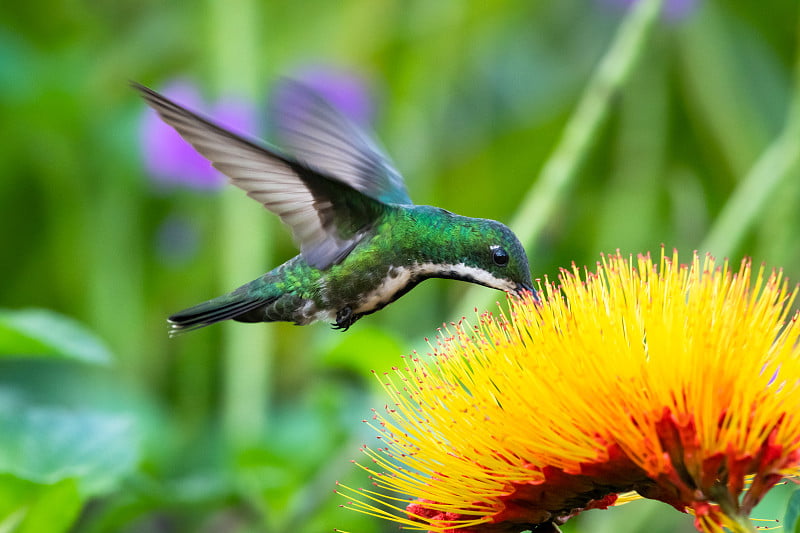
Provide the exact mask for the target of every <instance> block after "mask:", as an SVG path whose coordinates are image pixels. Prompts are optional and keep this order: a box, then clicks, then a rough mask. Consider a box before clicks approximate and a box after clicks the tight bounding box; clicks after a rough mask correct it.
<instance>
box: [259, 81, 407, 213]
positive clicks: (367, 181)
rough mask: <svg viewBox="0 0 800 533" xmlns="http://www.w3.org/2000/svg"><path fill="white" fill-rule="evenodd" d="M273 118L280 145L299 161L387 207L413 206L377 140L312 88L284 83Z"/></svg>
mask: <svg viewBox="0 0 800 533" xmlns="http://www.w3.org/2000/svg"><path fill="white" fill-rule="evenodd" d="M270 112H271V117H272V122H273V123H274V125H275V127H276V135H277V137H278V140H279V141H280V144H281V145H282V146H283V147H284V148H286V150H287V151H288V152H289V153H291V154H292V155H293V156H295V157H296V158H297V159H298V160H300V161H302V162H304V163H305V164H307V165H308V166H310V167H312V168H314V169H317V170H318V171H320V172H322V173H323V174H325V175H329V176H333V177H335V178H336V179H338V180H340V181H342V182H344V183H347V184H348V185H350V186H351V187H353V188H354V189H356V190H358V191H361V192H362V193H364V194H366V195H367V196H370V197H372V198H374V199H376V200H379V201H381V202H384V203H395V204H411V203H412V202H411V198H409V196H408V192H407V191H406V186H405V183H404V181H403V178H402V176H401V175H400V173H399V172H398V171H397V170H395V168H394V166H393V165H392V163H391V161H390V160H389V158H388V157H387V156H386V155H385V154H384V153H383V152H382V151H381V150H380V148H378V145H377V143H376V142H375V140H374V139H372V138H371V137H370V136H369V135H367V134H366V133H365V132H364V131H363V130H362V129H361V128H359V127H358V126H357V125H356V124H355V123H353V122H352V121H351V120H350V119H348V118H347V117H345V116H344V115H343V114H341V113H340V112H339V111H337V110H336V109H335V108H334V107H333V106H332V105H331V104H329V103H328V102H327V101H326V100H325V99H323V98H322V97H321V96H320V95H319V94H317V93H316V92H314V91H313V90H312V89H310V88H309V87H306V86H305V85H303V84H302V83H299V82H297V81H293V80H282V82H281V83H280V84H278V86H277V87H276V89H275V91H274V94H273V98H272V105H271V108H270Z"/></svg>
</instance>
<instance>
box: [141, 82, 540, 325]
mask: <svg viewBox="0 0 800 533" xmlns="http://www.w3.org/2000/svg"><path fill="white" fill-rule="evenodd" d="M132 86H133V87H134V88H135V89H136V90H138V91H139V93H140V94H141V95H142V97H143V98H144V100H145V101H146V102H147V104H148V105H149V106H150V107H152V108H153V109H154V110H155V111H156V112H157V113H158V115H159V116H160V117H161V119H162V120H164V121H165V122H166V123H167V124H169V125H170V126H172V127H173V128H174V129H175V130H176V131H177V132H178V133H179V134H180V135H181V137H183V139H184V140H186V141H188V142H189V143H190V144H191V145H192V146H193V147H194V149H195V150H197V151H198V152H199V153H200V154H201V155H203V156H204V157H205V158H206V159H208V160H209V161H210V162H211V163H212V164H213V166H214V167H215V168H216V169H218V170H219V171H220V172H222V174H224V175H226V176H227V177H228V178H229V180H230V182H231V183H232V184H233V185H235V186H237V187H239V188H241V189H244V190H245V191H246V192H247V195H248V196H250V197H251V198H253V199H255V200H256V201H258V202H260V203H262V204H263V205H264V207H266V208H267V209H268V210H269V211H271V212H273V213H275V214H276V215H278V216H279V217H280V219H281V221H282V222H283V223H284V224H286V225H287V226H289V228H290V229H291V232H292V235H293V237H294V239H295V241H296V242H297V244H299V248H300V254H299V255H297V256H295V257H294V258H292V259H289V260H288V261H286V262H285V263H283V264H282V265H280V266H278V267H276V268H274V269H273V270H270V271H269V272H267V273H266V274H264V275H262V276H261V277H259V278H257V279H255V280H253V281H251V282H249V283H246V284H244V285H242V286H241V287H239V288H237V289H235V290H233V291H231V292H229V293H227V294H224V295H222V296H219V297H217V298H214V299H212V300H209V301H206V302H203V303H200V304H198V305H195V306H193V307H190V308H188V309H185V310H183V311H179V312H177V313H175V314H173V315H172V316H170V317H169V319H168V321H169V323H170V325H171V332H170V333H171V334H177V333H182V332H185V331H191V330H194V329H198V328H202V327H205V326H208V325H211V324H214V323H216V322H220V321H223V320H228V319H233V320H235V321H239V322H275V321H286V322H294V323H295V324H297V325H306V324H310V323H312V322H315V321H317V320H325V319H327V320H333V323H332V324H331V325H332V326H333V327H334V329H340V330H343V331H346V330H347V329H348V328H349V327H350V326H352V325H353V324H354V323H355V322H356V321H357V320H359V319H360V318H361V317H363V316H365V315H369V314H371V313H374V312H376V311H379V310H380V309H382V308H384V307H386V306H387V305H389V304H390V303H392V302H394V301H395V300H397V299H398V298H400V297H401V296H403V295H404V294H406V293H407V292H408V291H410V290H411V289H413V288H414V287H416V286H417V284H419V283H420V282H421V281H424V280H426V279H429V278H445V279H454V280H461V281H467V282H470V283H477V284H480V285H484V286H486V287H491V288H494V289H499V290H502V291H506V292H508V293H512V294H516V295H521V294H522V293H524V292H526V291H527V292H530V293H531V294H532V295H533V296H534V298H535V296H536V293H535V291H534V289H533V286H532V283H531V274H530V270H529V267H528V258H527V256H526V254H525V250H524V248H523V247H522V244H521V243H520V242H519V240H518V239H517V237H516V236H515V235H514V233H513V232H512V231H511V230H510V229H509V228H508V227H506V226H505V225H504V224H502V223H500V222H497V221H495V220H489V219H482V218H470V217H465V216H460V215H456V214H454V213H451V212H450V211H447V210H445V209H442V208H439V207H433V206H427V205H415V204H414V203H413V202H412V201H411V198H410V197H409V195H408V192H407V190H406V186H405V183H404V181H403V178H402V176H401V175H400V173H399V172H398V171H397V170H395V167H394V166H393V165H392V163H391V162H390V160H389V158H388V157H387V156H386V155H384V152H383V151H382V150H381V149H380V148H378V145H377V143H376V141H375V140H374V139H373V138H372V137H371V136H370V135H369V134H367V133H366V132H365V131H364V130H363V129H362V128H360V127H359V126H357V125H356V123H355V122H354V121H352V120H351V119H349V118H348V117H346V116H345V115H344V114H343V113H342V112H340V111H338V110H337V109H336V108H335V107H334V105H333V104H331V103H330V102H328V101H327V100H326V99H325V98H324V97H322V96H321V95H320V94H319V93H317V92H316V91H314V90H313V89H311V88H310V87H308V86H306V85H304V84H302V83H300V82H298V81H294V80H289V79H284V80H282V81H281V82H279V83H278V84H277V87H276V89H275V97H274V98H273V101H272V104H271V107H270V112H271V117H272V119H273V121H272V122H273V124H272V126H273V127H274V128H275V132H276V134H277V136H278V139H279V140H280V144H281V146H282V149H279V148H277V147H275V146H273V145H270V144H266V143H263V142H259V141H255V140H250V139H247V138H245V137H242V136H240V135H238V134H235V133H233V132H231V131H228V130H226V129H225V128H223V127H221V126H219V125H217V124H215V123H213V122H212V121H211V120H209V119H207V118H204V117H202V116H200V115H199V114H197V113H195V112H193V111H190V110H188V109H186V108H184V107H182V106H180V105H179V104H177V103H175V102H173V101H171V100H170V99H168V98H166V97H164V96H163V95H161V94H159V93H157V92H156V91H154V90H152V89H149V88H147V87H145V86H143V85H140V84H138V83H135V82H134V83H132ZM243 230H244V228H243Z"/></svg>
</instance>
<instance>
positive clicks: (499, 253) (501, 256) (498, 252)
mask: <svg viewBox="0 0 800 533" xmlns="http://www.w3.org/2000/svg"><path fill="white" fill-rule="evenodd" d="M491 249H492V261H494V264H495V265H497V266H501V267H504V266H506V265H507V264H508V252H506V250H505V248H502V247H500V246H492V248H491Z"/></svg>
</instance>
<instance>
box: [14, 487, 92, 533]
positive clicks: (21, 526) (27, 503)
mask: <svg viewBox="0 0 800 533" xmlns="http://www.w3.org/2000/svg"><path fill="white" fill-rule="evenodd" d="M81 504H82V500H81V497H80V494H79V493H78V486H77V484H76V483H75V480H72V479H65V480H62V481H59V482H58V483H54V484H51V485H42V484H38V483H33V482H31V481H26V480H24V479H19V478H16V477H14V476H9V475H0V531H2V532H3V533H6V532H14V533H60V532H63V531H68V530H69V528H70V526H71V525H72V523H73V522H75V519H76V518H77V517H78V513H79V511H80V509H81Z"/></svg>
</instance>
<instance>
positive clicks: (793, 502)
mask: <svg viewBox="0 0 800 533" xmlns="http://www.w3.org/2000/svg"><path fill="white" fill-rule="evenodd" d="M783 530H784V531H785V532H786V533H800V489H797V490H795V491H794V492H793V493H792V495H791V496H790V497H789V503H788V504H787V505H786V514H785V515H784V516H783Z"/></svg>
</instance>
